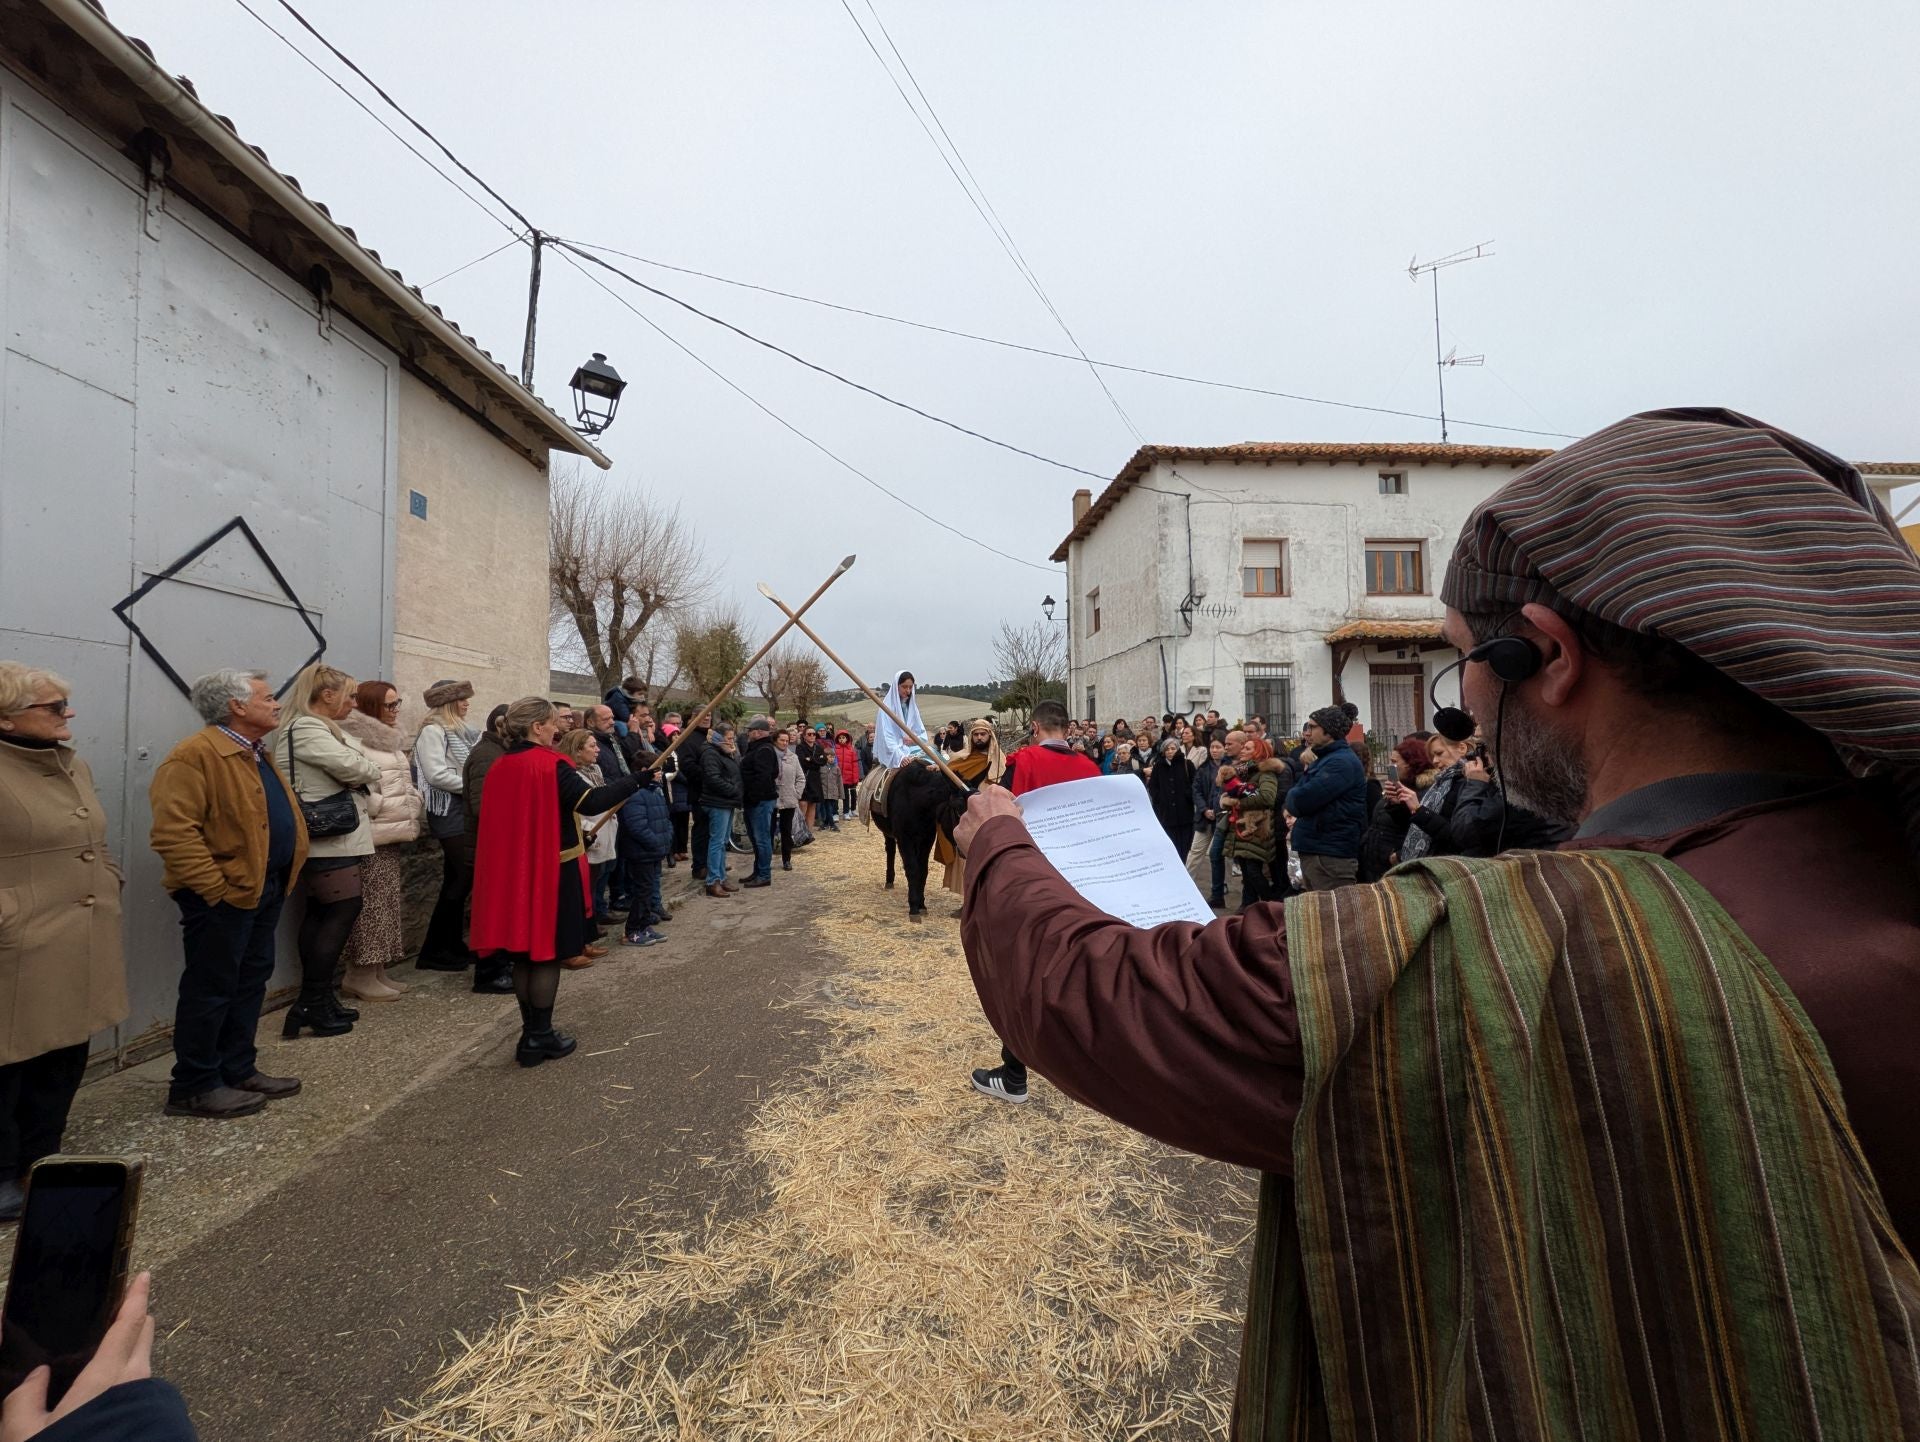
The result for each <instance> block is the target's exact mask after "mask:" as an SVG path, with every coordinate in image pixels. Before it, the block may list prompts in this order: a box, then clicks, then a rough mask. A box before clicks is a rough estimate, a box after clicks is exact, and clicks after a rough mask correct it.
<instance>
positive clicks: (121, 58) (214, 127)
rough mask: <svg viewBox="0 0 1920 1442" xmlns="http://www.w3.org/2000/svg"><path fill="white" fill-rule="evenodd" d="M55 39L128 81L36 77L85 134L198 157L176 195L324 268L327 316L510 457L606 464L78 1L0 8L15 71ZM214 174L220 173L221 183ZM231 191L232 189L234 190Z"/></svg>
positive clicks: (284, 256) (41, 55)
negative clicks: (156, 138) (153, 143)
mask: <svg viewBox="0 0 1920 1442" xmlns="http://www.w3.org/2000/svg"><path fill="white" fill-rule="evenodd" d="M50 21H51V22H52V23H51V24H50V23H49V22H50ZM61 32H65V35H67V36H70V37H71V38H72V40H75V41H77V42H78V43H79V45H80V46H83V47H85V50H86V51H87V52H88V53H89V54H90V55H91V56H92V57H94V59H95V60H96V61H97V62H98V63H99V64H101V65H102V66H104V67H105V68H106V69H107V70H108V71H110V72H111V73H113V74H115V75H117V76H119V77H120V78H121V79H122V80H124V81H126V82H128V85H127V87H126V89H130V90H131V91H132V93H131V94H128V93H123V89H122V87H119V86H114V87H111V88H109V87H105V86H98V87H95V91H96V92H97V93H90V92H87V91H86V90H85V88H84V87H83V86H82V85H81V84H80V83H78V82H79V81H80V80H84V78H85V77H84V75H82V76H78V77H61V76H58V75H48V74H46V73H45V71H44V70H36V71H35V73H37V74H40V75H41V76H42V78H44V79H46V80H48V81H49V83H50V84H52V85H53V86H54V98H55V99H56V100H58V101H60V103H62V104H64V105H66V106H68V107H70V108H79V109H82V110H84V111H85V112H86V113H87V114H88V115H89V116H90V117H91V118H92V119H93V120H94V122H95V123H96V124H101V125H103V126H108V127H110V129H111V130H112V131H116V132H119V133H120V134H121V137H122V139H123V140H124V139H127V138H130V137H131V136H132V135H134V134H137V133H138V132H139V131H140V130H141V129H142V128H151V129H152V130H154V131H155V132H156V133H160V134H164V135H169V136H170V138H172V139H176V140H179V141H182V142H187V143H191V144H197V145H198V146H201V147H204V148H205V149H206V150H207V151H208V152H209V159H210V163H208V164H206V165H205V166H203V167H201V169H202V170H204V172H205V179H206V182H207V183H206V184H205V185H204V186H202V185H195V186H192V187H188V186H187V185H185V184H184V183H183V184H182V185H181V187H180V188H181V189H182V190H183V192H184V193H186V194H189V195H190V196H192V198H193V199H194V200H195V201H196V203H197V204H199V205H201V206H202V207H204V208H206V209H207V210H208V212H209V213H210V214H212V215H214V216H215V217H216V218H217V219H219V220H221V221H223V222H224V223H225V224H227V225H228V226H230V227H232V228H233V229H235V230H236V231H237V232H238V233H239V234H240V235H242V236H243V237H244V238H245V239H247V240H248V241H249V243H251V244H252V245H253V246H254V248H255V249H257V250H259V251H261V253H262V254H264V255H266V256H267V258H268V259H269V260H270V261H272V262H273V263H274V264H275V265H277V266H279V267H280V268H281V269H282V270H284V271H285V272H286V273H287V274H289V275H293V276H294V277H295V278H296V279H303V270H302V269H301V268H300V267H299V262H300V261H305V260H307V259H308V255H307V254H305V253H303V252H310V253H312V254H313V256H314V259H315V260H316V261H317V260H325V261H329V262H331V264H330V265H329V266H328V269H329V272H330V273H331V272H333V271H335V270H338V271H340V272H343V273H342V274H338V275H334V277H333V280H334V296H335V300H334V304H335V305H336V307H337V308H338V309H340V310H341V311H342V312H343V313H344V314H347V315H349V316H351V317H352V318H353V319H354V320H355V322H356V323H358V324H360V325H362V326H363V327H364V328H366V329H367V330H369V331H370V332H372V333H373V334H374V335H375V336H376V337H378V338H379V339H380V340H381V342H382V343H383V344H386V345H388V346H389V347H391V348H392V349H393V350H394V351H395V353H396V354H398V355H400V356H401V357H402V358H404V359H405V360H406V361H407V362H409V363H410V364H411V365H412V366H413V367H414V368H415V369H416V370H419V371H420V372H421V373H423V374H425V375H428V376H430V377H431V378H432V379H434V380H435V381H436V382H437V383H440V384H442V385H445V386H446V387H447V389H448V390H449V392H450V393H451V394H454V395H455V397H456V398H457V399H458V400H460V401H461V402H462V403H463V404H465V405H468V406H469V407H471V408H472V409H473V410H474V411H475V412H476V414H478V415H479V416H480V417H481V418H482V419H483V420H484V421H487V422H488V423H489V424H490V425H492V426H493V427H495V428H496V429H498V430H500V431H501V432H502V433H503V434H506V433H507V430H508V428H507V427H506V426H503V425H502V422H503V421H507V420H509V419H511V420H512V421H515V422H517V423H518V424H517V425H514V426H513V427H512V428H511V429H512V430H513V431H515V432H518V433H520V435H521V436H523V437H524V440H517V441H516V442H515V444H516V448H518V449H522V450H525V451H527V452H528V454H530V455H531V454H532V449H531V448H532V447H533V446H537V445H544V446H545V447H546V449H548V450H560V451H565V452H567V453H569V454H572V455H577V456H581V457H584V458H585V459H587V460H590V461H592V462H593V463H594V464H595V465H596V466H598V467H600V468H601V469H602V470H606V469H608V468H610V467H611V466H612V464H613V463H612V461H611V460H610V459H609V458H608V457H607V456H606V455H605V454H604V453H603V452H602V451H601V450H600V449H599V448H598V447H597V446H595V445H593V444H592V443H591V442H589V441H588V440H586V439H585V438H584V437H582V436H581V435H580V434H579V433H578V432H576V431H575V430H574V429H573V428H572V427H571V426H569V425H568V424H567V423H566V421H564V420H563V419H562V418H561V417H560V416H559V415H558V414H557V413H556V412H555V411H553V410H552V409H551V408H550V407H548V406H547V404H546V403H545V402H544V401H542V400H541V399H540V398H539V397H538V396H536V395H534V394H533V392H532V391H530V390H529V389H527V387H525V386H523V385H521V383H520V382H519V380H518V379H517V378H515V377H514V376H511V375H509V374H508V373H507V372H506V371H505V370H504V369H503V368H502V367H501V366H500V365H499V364H498V363H497V362H495V361H494V360H493V359H492V357H490V356H488V355H487V354H486V353H485V352H484V351H482V350H481V349H480V348H479V346H478V345H477V344H475V343H474V341H473V340H472V339H470V338H469V337H468V336H466V335H465V334H464V333H462V332H461V330H460V329H459V327H457V326H455V325H454V324H453V323H452V322H451V321H449V320H447V319H446V317H444V316H443V315H441V314H440V313H439V312H438V311H437V310H436V309H435V308H434V307H433V306H432V305H431V304H429V303H428V301H427V300H426V299H425V298H424V297H423V296H422V295H421V294H420V292H419V291H418V290H417V289H415V288H414V287H412V286H409V285H408V284H407V283H406V281H405V280H404V279H402V278H401V276H400V275H399V273H398V272H396V271H393V270H390V269H389V268H388V267H387V266H386V265H384V264H383V263H382V262H381V260H380V258H379V256H378V255H377V254H375V253H374V252H372V251H370V250H368V249H367V248H366V247H365V246H363V245H361V244H360V242H359V239H358V238H357V237H356V236H355V235H354V234H353V233H352V232H351V231H349V230H348V229H347V228H346V227H345V226H343V225H341V224H339V223H338V222H337V221H335V220H334V219H333V217H332V215H331V214H329V213H328V211H327V210H326V208H325V207H324V206H322V205H321V204H319V203H318V202H317V201H314V200H311V199H309V198H308V197H307V196H306V194H305V193H304V192H302V191H301V190H300V188H299V185H298V182H296V181H294V180H293V179H292V177H290V176H286V175H282V174H281V173H280V172H279V171H277V170H275V169H274V168H273V167H272V165H271V164H269V163H268V161H267V159H266V156H265V154H264V153H263V152H261V151H259V150H256V149H255V148H254V147H252V146H250V145H248V144H247V143H246V142H245V141H244V140H242V139H241V138H240V136H239V134H238V133H237V131H235V130H234V129H233V128H232V127H231V125H230V124H229V123H226V122H223V121H222V120H221V119H220V117H218V116H216V115H215V114H214V113H213V112H212V111H211V110H209V109H208V108H207V107H206V106H205V105H203V104H202V103H201V102H200V99H199V97H198V96H197V95H195V94H194V93H193V91H192V90H191V89H190V88H189V87H188V86H187V85H185V84H183V83H182V82H181V81H179V80H176V79H175V78H174V77H172V76H170V75H168V74H167V73H166V72H165V71H164V70H162V69H161V68H160V66H159V65H158V63H157V62H155V60H154V59H153V57H152V56H150V55H149V54H148V53H147V52H146V51H145V50H144V49H143V48H142V47H141V46H140V45H139V44H137V43H136V42H135V41H133V40H132V39H131V38H129V37H128V36H126V35H125V34H123V33H121V31H120V30H119V29H117V28H116V27H115V26H114V25H113V24H112V23H111V22H110V21H109V20H108V19H107V18H106V16H105V15H104V14H103V13H102V12H101V11H100V10H99V9H98V8H97V7H96V6H95V5H93V4H91V3H89V0H0V45H3V46H4V48H5V49H6V50H7V51H8V52H10V53H11V54H12V55H14V56H16V57H19V58H20V60H21V62H22V63H27V57H29V56H32V57H33V58H34V59H36V60H39V61H41V62H42V63H43V64H45V65H46V66H47V67H49V68H53V67H54V66H56V65H57V64H58V61H57V59H56V58H55V57H54V55H53V51H54V48H55V45H56V44H57V43H59V42H60V41H61V39H62V34H61ZM135 122H138V123H135ZM221 167H226V168H227V170H229V171H230V172H231V174H225V173H222V171H221ZM237 182H244V186H240V185H239V184H238V183H237ZM222 188H224V189H227V190H229V191H231V190H235V189H246V188H250V189H251V191H252V192H254V193H255V194H257V196H258V197H259V199H260V200H264V201H265V202H267V204H268V205H269V206H270V207H271V209H272V210H273V211H275V212H278V214H277V216H276V215H269V214H259V215H256V214H252V213H249V214H247V215H243V216H235V215H232V214H228V213H226V212H228V211H229V210H231V209H233V207H232V206H231V205H223V204H222V201H221V197H220V196H219V195H218V193H217V192H218V191H219V190H220V189H222ZM203 192H204V193H203ZM257 209H260V207H259V206H258V205H257V203H256V204H255V205H254V206H252V207H249V210H250V211H252V210H257ZM242 221H245V222H248V223H244V224H243V223H241V222H242ZM256 222H257V223H256ZM302 241H304V242H306V243H305V244H302V243H301V242H302ZM343 287H344V292H345V293H344V295H343ZM503 412H504V413H505V414H502V413H503Z"/></svg>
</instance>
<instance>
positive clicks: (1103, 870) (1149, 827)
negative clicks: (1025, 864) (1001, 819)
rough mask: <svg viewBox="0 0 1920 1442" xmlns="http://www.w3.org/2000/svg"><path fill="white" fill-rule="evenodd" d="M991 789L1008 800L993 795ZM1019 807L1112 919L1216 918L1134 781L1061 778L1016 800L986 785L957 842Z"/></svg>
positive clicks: (1044, 844)
mask: <svg viewBox="0 0 1920 1442" xmlns="http://www.w3.org/2000/svg"><path fill="white" fill-rule="evenodd" d="M989 792H994V793H997V795H998V796H999V797H1004V798H1005V800H1004V801H1000V800H989V799H988V793H989ZM1016 810H1017V811H1018V812H1019V813H1020V814H1022V815H1023V816H1024V818H1025V820H1026V823H1027V832H1028V834H1029V835H1031V836H1032V837H1033V844H1034V845H1035V846H1037V847H1039V848H1040V851H1041V854H1042V855H1044V856H1045V857H1046V858H1047V860H1048V861H1050V862H1052V863H1053V867H1054V869H1055V870H1056V871H1058V872H1059V873H1060V874H1061V876H1063V877H1065V878H1066V881H1067V884H1068V885H1070V886H1071V887H1073V889H1074V890H1075V891H1077V892H1079V893H1080V894H1081V895H1082V896H1083V897H1085V898H1086V899H1087V900H1088V901H1090V902H1092V903H1093V904H1094V905H1095V906H1097V907H1099V908H1100V909H1101V910H1102V911H1104V912H1106V913H1107V914H1108V915H1109V916H1117V917H1119V918H1120V919H1121V920H1122V921H1126V922H1130V923H1132V924H1133V925H1134V926H1158V925H1160V923H1162V922H1165V921H1195V922H1199V923H1201V924H1202V925H1205V924H1206V923H1208V922H1210V921H1212V920H1213V919H1214V917H1213V908H1211V907H1210V906H1208V905H1207V900H1206V898H1205V897H1204V896H1202V895H1201V894H1200V889H1199V888H1198V887H1196V886H1195V885H1194V884H1193V878H1192V877H1191V876H1189V875H1188V874H1187V868H1186V865H1185V863H1184V862H1183V861H1182V859H1181V857H1180V855H1179V853H1178V852H1176V851H1175V850H1174V849H1173V843H1172V842H1171V841H1169V840H1167V833H1166V832H1165V831H1163V830H1162V829H1161V827H1160V822H1159V820H1158V819H1157V818H1156V817H1155V816H1154V814H1153V805H1152V803H1151V802H1150V801H1149V800H1148V799H1147V790H1146V788H1145V787H1144V786H1142V785H1141V784H1140V782H1139V781H1138V780H1137V779H1136V778H1134V777H1132V776H1090V777H1088V778H1086V779H1085V780H1083V781H1063V782H1061V783H1060V784H1059V785H1057V786H1043V787H1041V788H1040V789H1039V790H1037V791H1029V792H1027V793H1026V795H1024V796H1022V797H1020V798H1019V799H1018V800H1017V801H1016V800H1015V799H1014V798H1013V797H1012V796H1011V795H1009V794H1008V793H1007V792H1004V791H1000V790H999V788H998V787H982V788H981V789H980V793H979V795H977V796H975V798H974V799H973V801H972V803H971V804H970V805H969V806H968V808H967V815H966V818H965V820H963V821H962V823H961V826H960V827H958V828H956V829H955V832H956V839H958V840H961V841H963V842H964V841H967V840H971V839H972V835H973V832H974V831H977V830H978V829H979V828H980V826H981V824H983V823H984V822H985V821H987V820H989V819H991V817H993V816H999V815H1008V814H1011V813H1012V812H1014V811H1016ZM976 814H977V815H978V817H979V819H978V820H975V817H976ZM969 823H971V829H967V828H968V824H969ZM962 830H964V831H965V835H964V836H961V835H960V833H961V831H962Z"/></svg>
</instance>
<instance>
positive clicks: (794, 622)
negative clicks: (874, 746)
mask: <svg viewBox="0 0 1920 1442" xmlns="http://www.w3.org/2000/svg"><path fill="white" fill-rule="evenodd" d="M760 594H761V595H763V596H765V597H766V598H767V599H768V600H769V601H771V602H773V604H774V605H776V606H778V607H779V608H780V609H781V610H782V611H785V612H786V613H787V625H789V626H797V627H799V628H800V634H801V635H803V636H805V637H806V638H807V639H808V640H809V641H811V642H813V644H814V645H816V646H818V647H819V648H820V650H821V651H822V652H823V653H824V654H825V655H826V658H827V659H828V660H829V661H831V662H833V664H834V665H836V666H838V667H839V668H840V669H841V670H842V671H844V672H845V673H846V676H847V679H848V680H849V681H851V682H853V684H854V685H856V686H858V687H859V688H860V689H861V690H862V691H864V692H866V693H867V699H868V700H869V701H871V702H873V704H874V705H876V706H878V707H879V708H880V714H881V715H883V716H885V717H886V718H887V719H888V720H889V721H891V722H893V724H894V725H896V726H898V727H899V728H900V730H901V732H902V733H903V734H905V735H908V736H911V737H913V740H914V744H915V745H917V746H919V748H920V749H921V750H922V751H924V752H925V753H926V754H927V755H928V756H929V757H930V758H931V759H932V761H933V763H934V765H936V766H938V767H939V768H940V769H941V770H942V771H944V772H946V774H947V780H949V781H951V782H952V783H953V784H954V785H955V786H957V787H959V788H960V790H961V791H962V792H963V793H964V792H965V791H966V789H967V783H966V782H964V781H962V780H961V779H960V777H959V776H958V775H957V774H955V772H954V769H953V768H952V767H951V766H949V765H947V762H946V758H945V757H943V756H942V755H941V754H940V753H939V751H937V750H936V749H935V748H934V747H933V746H931V745H929V744H928V742H927V738H926V737H924V736H922V735H921V734H920V733H919V732H917V731H915V730H914V729H913V728H912V727H911V726H909V725H907V723H906V722H905V721H903V720H902V719H901V718H900V715H899V713H898V712H896V711H895V710H894V709H893V708H892V707H891V706H889V705H888V704H887V703H886V702H885V701H883V700H881V699H880V693H879V692H877V691H875V690H874V689H873V687H871V686H869V685H868V684H867V683H866V682H865V681H862V680H861V679H860V678H859V676H858V675H856V674H855V673H854V669H853V667H851V666H849V665H848V664H847V663H846V662H845V661H842V660H841V659H840V658H839V657H838V656H837V655H835V654H834V650H833V647H831V646H829V645H828V644H827V643H826V642H825V641H822V640H821V639H820V637H819V634H818V633H817V632H815V631H814V629H813V627H811V626H809V625H808V624H807V623H806V622H805V621H802V620H801V619H800V611H804V610H806V609H807V608H806V607H805V606H802V607H801V608H800V611H794V610H789V609H788V607H787V603H786V602H785V601H783V600H781V599H780V598H779V597H778V596H776V595H774V594H773V592H772V591H771V590H769V589H768V587H767V583H766V582H765V581H762V582H761V583H760ZM781 629H782V630H785V629H786V627H784V626H783V627H782V628H781Z"/></svg>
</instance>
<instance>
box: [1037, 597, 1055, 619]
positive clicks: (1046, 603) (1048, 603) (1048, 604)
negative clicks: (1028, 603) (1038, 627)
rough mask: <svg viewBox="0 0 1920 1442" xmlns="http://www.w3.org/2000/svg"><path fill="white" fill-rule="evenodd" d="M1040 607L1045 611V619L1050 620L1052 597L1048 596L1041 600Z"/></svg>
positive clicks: (1051, 617) (1051, 615)
mask: <svg viewBox="0 0 1920 1442" xmlns="http://www.w3.org/2000/svg"><path fill="white" fill-rule="evenodd" d="M1040 609H1041V610H1043V611H1045V612H1046V613H1047V619H1048V620H1049V621H1051V620H1052V619H1053V597H1051V596H1049V597H1047V599H1046V600H1044V601H1042V602H1041V603H1040Z"/></svg>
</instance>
